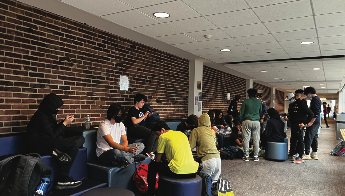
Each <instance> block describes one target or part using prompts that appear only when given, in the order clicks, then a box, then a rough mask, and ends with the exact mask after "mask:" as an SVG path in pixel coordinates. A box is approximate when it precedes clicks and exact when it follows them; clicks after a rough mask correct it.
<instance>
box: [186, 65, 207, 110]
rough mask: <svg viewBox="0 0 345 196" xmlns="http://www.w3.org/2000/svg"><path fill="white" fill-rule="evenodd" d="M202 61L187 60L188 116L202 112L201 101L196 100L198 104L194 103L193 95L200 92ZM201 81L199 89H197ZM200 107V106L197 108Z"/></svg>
mask: <svg viewBox="0 0 345 196" xmlns="http://www.w3.org/2000/svg"><path fill="white" fill-rule="evenodd" d="M203 67H204V65H203V62H201V61H197V60H191V61H189V93H188V116H189V115H191V114H195V115H197V116H200V115H201V114H202V102H201V101H198V102H199V104H200V106H199V105H198V104H196V100H195V97H196V96H199V93H200V92H201V93H202V86H203V84H202V75H203ZM198 82H201V89H198V87H200V85H198ZM199 107H200V108H199Z"/></svg>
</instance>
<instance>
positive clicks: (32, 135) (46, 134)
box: [26, 93, 85, 190]
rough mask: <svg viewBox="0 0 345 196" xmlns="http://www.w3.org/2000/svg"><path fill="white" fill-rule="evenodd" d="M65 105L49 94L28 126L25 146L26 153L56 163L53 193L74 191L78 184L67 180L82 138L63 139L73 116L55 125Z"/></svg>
mask: <svg viewBox="0 0 345 196" xmlns="http://www.w3.org/2000/svg"><path fill="white" fill-rule="evenodd" d="M63 104H64V102H63V101H62V99H61V98H60V97H59V96H58V95H55V94H54V93H50V94H49V95H47V96H45V97H44V99H43V100H42V102H41V103H40V105H39V107H38V110H37V111H36V112H35V114H34V115H33V116H32V117H31V120H30V122H29V124H28V125H27V132H26V134H27V137H26V143H27V145H28V148H29V151H30V152H32V153H39V154H41V155H46V154H50V155H51V156H53V157H54V158H56V159H57V160H58V163H57V165H58V169H59V172H56V175H57V184H56V186H55V189H57V190H60V189H68V188H75V187H78V186H80V185H81V184H82V182H81V181H76V180H73V179H72V178H71V177H69V172H70V169H71V167H72V164H73V162H74V160H75V157H76V156H77V154H78V151H79V147H81V146H82V145H83V144H84V142H85V139H84V137H83V136H73V137H65V129H66V126H67V125H69V124H71V123H72V122H73V120H74V115H66V118H65V120H63V121H61V122H60V123H59V124H57V121H56V114H57V113H58V112H59V108H60V107H61V106H62V105H63Z"/></svg>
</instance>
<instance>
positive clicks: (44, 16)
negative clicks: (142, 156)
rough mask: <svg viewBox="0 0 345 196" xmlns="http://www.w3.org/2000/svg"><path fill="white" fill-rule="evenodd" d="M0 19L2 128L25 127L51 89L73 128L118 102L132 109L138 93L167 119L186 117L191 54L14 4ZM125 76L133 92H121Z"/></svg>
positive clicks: (6, 4)
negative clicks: (70, 116)
mask: <svg viewBox="0 0 345 196" xmlns="http://www.w3.org/2000/svg"><path fill="white" fill-rule="evenodd" d="M0 22H1V24H0V133H6V132H20V131H25V127H26V125H27V123H28V122H29V120H30V118H31V116H32V115H33V114H34V112H35V111H36V109H37V108H38V105H39V103H40V101H41V100H42V99H43V97H44V96H45V95H47V94H48V93H51V92H53V93H56V94H58V95H59V96H61V97H62V98H63V100H64V101H65V105H63V106H62V108H61V111H60V112H59V114H58V118H59V119H62V118H63V117H64V116H65V114H68V113H72V114H74V115H75V117H76V123H75V124H73V126H80V125H81V123H82V122H84V121H85V119H84V117H85V116H86V115H87V114H90V116H91V122H92V123H93V124H98V122H100V121H101V120H103V119H104V117H105V113H106V109H107V108H108V106H109V105H110V104H111V103H113V102H121V103H122V104H123V105H124V106H126V109H128V108H129V107H130V106H131V105H133V97H134V95H135V94H136V93H138V92H141V93H144V94H146V95H147V96H148V98H149V100H148V102H149V103H150V104H151V105H153V107H154V108H155V109H156V111H158V112H159V113H160V115H161V117H162V118H163V119H180V118H183V117H185V115H186V114H187V104H188V99H187V98H188V84H189V83H188V78H189V71H188V70H189V68H188V60H186V59H182V58H180V57H177V56H174V55H171V54H168V53H165V52H162V51H159V50H157V49H154V48H151V47H148V46H145V45H143V44H140V43H137V42H134V41H131V40H128V39H124V38H122V37H119V36H116V35H114V34H111V33H108V32H104V31H102V30H99V29H96V28H93V27H90V26H88V25H86V24H81V23H79V22H76V21H72V20H70V19H68V18H64V17H62V16H59V15H56V14H53V13H50V12H47V11H44V10H41V9H37V8H35V7H31V6H28V5H26V4H23V3H20V2H18V3H17V2H16V1H6V0H1V1H0ZM120 75H126V76H128V77H129V80H130V91H120V89H119V78H120ZM157 99H159V100H161V101H162V102H160V101H158V102H159V103H157V102H156V100H157Z"/></svg>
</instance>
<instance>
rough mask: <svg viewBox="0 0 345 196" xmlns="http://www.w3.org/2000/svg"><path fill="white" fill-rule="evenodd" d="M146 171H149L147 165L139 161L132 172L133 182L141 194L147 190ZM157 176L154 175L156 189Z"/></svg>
mask: <svg viewBox="0 0 345 196" xmlns="http://www.w3.org/2000/svg"><path fill="white" fill-rule="evenodd" d="M148 171H149V166H148V165H147V164H145V163H141V164H140V165H139V167H137V169H136V170H135V172H134V174H133V182H134V184H135V186H136V187H137V188H138V190H139V191H140V193H141V194H146V193H147V191H148V190H149V185H148V183H147V174H148ZM158 178H159V177H158V174H157V175H156V189H158Z"/></svg>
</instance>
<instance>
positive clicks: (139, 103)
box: [134, 93, 147, 108]
mask: <svg viewBox="0 0 345 196" xmlns="http://www.w3.org/2000/svg"><path fill="white" fill-rule="evenodd" d="M145 102H147V97H146V96H145V95H143V94H140V93H138V94H136V95H135V97H134V105H135V106H136V107H138V108H143V106H144V104H145Z"/></svg>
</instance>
